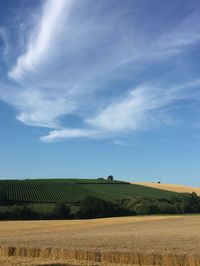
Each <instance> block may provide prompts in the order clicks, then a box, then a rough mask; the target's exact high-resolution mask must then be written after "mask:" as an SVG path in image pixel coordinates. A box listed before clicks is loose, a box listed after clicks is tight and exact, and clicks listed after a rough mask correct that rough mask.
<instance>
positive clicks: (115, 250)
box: [0, 215, 200, 265]
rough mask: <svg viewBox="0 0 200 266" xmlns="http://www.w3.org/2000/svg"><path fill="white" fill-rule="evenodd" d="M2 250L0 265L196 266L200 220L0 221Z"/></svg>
mask: <svg viewBox="0 0 200 266" xmlns="http://www.w3.org/2000/svg"><path fill="white" fill-rule="evenodd" d="M0 245H1V248H0V265H74V263H75V265H77V263H78V265H117V264H120V265H123V264H124V265H127V264H129V265H200V216H198V215H192V216H144V217H120V218H106V219H96V220H77V221H76V220H75V221H66V220H65V221H12V222H1V223H0ZM20 260H21V262H19V261H20ZM27 260H28V262H27ZM13 263H15V264H13ZM18 263H20V264H18ZM31 263H32V264H31ZM53 263H54V264H53ZM55 263H57V264H55ZM67 263H68V264H67ZM69 263H70V264H69Z"/></svg>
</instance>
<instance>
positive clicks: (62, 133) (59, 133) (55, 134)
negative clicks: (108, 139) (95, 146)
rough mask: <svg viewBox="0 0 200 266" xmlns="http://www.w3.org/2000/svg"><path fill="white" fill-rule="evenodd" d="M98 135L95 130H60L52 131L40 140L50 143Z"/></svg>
mask: <svg viewBox="0 0 200 266" xmlns="http://www.w3.org/2000/svg"><path fill="white" fill-rule="evenodd" d="M98 134H99V132H98V131H96V130H86V129H71V128H68V129H66V128H65V129H62V130H52V131H50V132H49V134H48V135H47V136H43V137H41V138H40V139H41V140H42V141H44V142H52V141H55V140H61V139H68V138H81V137H87V138H88V137H89V138H91V137H96V136H97V135H98Z"/></svg>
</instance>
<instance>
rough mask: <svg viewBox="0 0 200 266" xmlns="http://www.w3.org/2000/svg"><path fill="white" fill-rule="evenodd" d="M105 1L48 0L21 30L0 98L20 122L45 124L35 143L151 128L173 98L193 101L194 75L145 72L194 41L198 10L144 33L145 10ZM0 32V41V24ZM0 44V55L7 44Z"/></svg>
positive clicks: (199, 36) (173, 62) (164, 119)
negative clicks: (74, 124)
mask: <svg viewBox="0 0 200 266" xmlns="http://www.w3.org/2000/svg"><path fill="white" fill-rule="evenodd" d="M110 4H111V2H109V1H105V2H104V1H101V2H98V3H96V2H95V3H94V1H92V2H91V1H89V0H84V1H72V0H60V1H54V0H47V1H45V2H44V5H43V8H42V10H41V14H40V19H39V21H38V22H37V23H36V24H35V26H34V27H32V28H31V31H30V33H27V32H26V33H24V34H26V36H28V37H27V43H26V47H25V51H24V53H23V54H19V55H18V57H17V60H16V62H13V65H12V67H8V73H7V74H8V79H7V82H6V83H3V82H2V84H1V85H0V99H2V100H4V101H6V102H9V104H11V105H13V106H14V107H15V108H16V109H17V111H18V115H17V119H18V120H19V121H21V122H22V123H24V124H27V125H31V126H41V127H49V128H51V130H50V132H49V134H48V135H47V136H43V137H41V140H42V141H48V142H51V141H54V140H58V139H64V138H76V137H89V138H91V137H113V136H117V135H120V134H126V133H127V132H135V131H138V130H144V129H147V128H152V127H153V125H155V124H161V123H167V122H168V121H169V120H170V119H169V120H168V116H170V115H171V113H170V112H169V111H168V109H169V108H172V107H173V105H177V102H179V101H182V100H183V101H185V100H197V99H195V97H194V95H196V87H197V86H199V85H197V81H196V80H195V81H194V84H195V86H193V85H191V84H189V83H188V82H187V83H185V79H183V80H181V79H180V78H179V79H178V80H177V81H175V82H174V85H170V83H171V82H169V80H167V78H166V73H164V72H163V73H161V76H160V73H159V74H158V75H159V81H158V80H155V77H154V78H152V77H146V76H145V75H146V74H145V73H146V72H147V70H148V69H149V71H150V72H151V71H152V67H155V66H156V68H157V69H159V68H160V69H162V67H163V64H165V61H167V62H168V63H169V62H170V63H169V64H170V67H171V69H172V71H173V66H174V65H176V59H174V57H175V56H176V57H179V58H180V56H181V54H182V55H183V54H187V52H190V53H191V51H192V49H195V46H196V45H197V44H198V45H199V42H200V31H199V27H198V26H197V25H198V22H200V19H199V13H200V11H199V10H197V11H195V12H192V13H190V14H188V16H187V17H185V18H182V19H180V20H178V21H176V22H174V24H172V25H171V27H170V28H167V29H166V28H165V29H163V30H161V31H158V32H156V30H155V32H154V31H152V30H149V31H145V32H144V31H143V30H141V28H140V26H139V25H140V24H141V21H142V20H143V19H144V17H145V16H144V14H142V13H141V14H137V8H136V7H135V9H134V12H133V14H131V16H130V14H129V13H128V11H127V10H128V8H126V3H124V4H123V5H122V4H121V7H120V8H113V9H110V6H109V5H110ZM138 12H139V11H138ZM140 12H141V10H140ZM135 14H137V16H136V17H137V19H136V18H135V20H133V19H132V16H134V15H135ZM147 22H148V21H147ZM158 23H161V21H160V20H159V18H158ZM0 36H1V37H2V38H4V40H5V34H4V32H3V31H2V30H1V28H0ZM4 42H5V43H6V45H5V50H4V53H5V54H6V53H7V51H8V49H9V48H8V47H9V46H10V45H11V44H10V43H8V41H7V40H5V41H4ZM19 50H20V49H19ZM162 74H163V75H164V78H162ZM189 78H190V77H187V79H189ZM192 78H193V77H192ZM148 79H150V80H148ZM152 79H153V80H152ZM144 81H145V82H144ZM165 82H167V83H168V85H166V84H165ZM177 84H179V85H177ZM180 84H183V85H180ZM130 88H131V89H130ZM169 113H170V114H169ZM71 114H73V115H74V114H75V115H77V116H78V117H79V119H80V120H81V121H82V122H81V125H80V128H71V125H70V124H66V123H62V118H63V116H67V115H71Z"/></svg>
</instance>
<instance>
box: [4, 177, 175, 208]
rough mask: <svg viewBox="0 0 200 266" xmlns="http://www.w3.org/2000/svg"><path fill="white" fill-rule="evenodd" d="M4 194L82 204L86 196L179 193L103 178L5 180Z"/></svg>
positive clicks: (113, 198)
mask: <svg viewBox="0 0 200 266" xmlns="http://www.w3.org/2000/svg"><path fill="white" fill-rule="evenodd" d="M0 195H5V196H6V197H7V198H8V199H9V200H11V201H13V202H15V203H17V202H18V203H20V202H21V203H43V204H44V203H46V204H47V203H49V204H52V203H60V202H63V203H66V204H74V205H76V204H77V205H78V204H79V203H80V202H81V201H82V200H83V199H84V198H85V197H86V196H88V195H93V196H97V197H100V198H102V199H105V200H111V201H117V200H121V199H124V198H128V197H136V196H140V197H154V198H165V199H168V198H171V197H173V196H174V195H176V193H174V192H171V191H166V190H160V189H156V188H150V187H144V186H141V185H136V184H135V185H131V184H129V183H127V182H121V181H107V180H102V179H36V180H33V179H32V180H29V179H27V180H1V181H0Z"/></svg>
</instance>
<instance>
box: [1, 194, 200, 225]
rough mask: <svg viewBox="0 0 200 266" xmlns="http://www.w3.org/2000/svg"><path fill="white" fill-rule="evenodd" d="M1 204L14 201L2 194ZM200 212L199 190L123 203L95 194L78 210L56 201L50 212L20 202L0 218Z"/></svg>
mask: <svg viewBox="0 0 200 266" xmlns="http://www.w3.org/2000/svg"><path fill="white" fill-rule="evenodd" d="M0 204H1V205H8V204H12V203H10V202H7V201H6V198H5V195H3V197H1V195H0ZM185 213H200V197H199V196H198V195H197V194H196V193H181V194H179V195H177V196H176V197H174V198H172V199H153V198H147V197H130V198H127V199H124V200H122V201H120V202H111V201H107V200H104V199H101V198H98V197H95V196H88V197H86V198H85V199H84V200H83V201H82V202H81V204H80V209H79V211H78V212H77V213H75V214H72V213H71V209H70V207H69V206H67V205H65V204H62V203H61V204H56V205H55V207H54V209H53V210H52V211H51V212H50V213H43V212H39V211H36V210H35V209H33V208H31V207H29V206H28V205H16V206H15V207H14V208H10V210H6V211H0V220H38V219H80V218H81V219H91V218H103V217H115V216H128V215H130V216H131V215H148V214H185Z"/></svg>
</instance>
